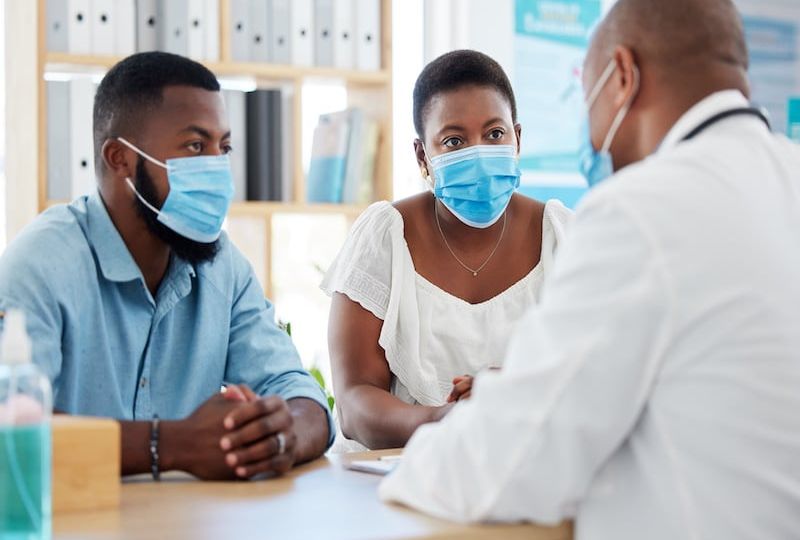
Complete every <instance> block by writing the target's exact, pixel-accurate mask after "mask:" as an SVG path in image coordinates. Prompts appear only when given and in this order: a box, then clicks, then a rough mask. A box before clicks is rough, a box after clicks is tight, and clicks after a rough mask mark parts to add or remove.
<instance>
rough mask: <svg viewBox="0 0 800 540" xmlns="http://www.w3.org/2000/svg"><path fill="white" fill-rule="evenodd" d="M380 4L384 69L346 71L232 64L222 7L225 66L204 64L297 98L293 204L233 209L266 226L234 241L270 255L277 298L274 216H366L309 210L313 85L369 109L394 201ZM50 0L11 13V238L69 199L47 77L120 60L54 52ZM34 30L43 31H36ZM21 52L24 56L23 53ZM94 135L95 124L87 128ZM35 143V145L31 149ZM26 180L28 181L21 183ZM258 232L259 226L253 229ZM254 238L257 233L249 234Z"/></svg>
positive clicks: (380, 194) (224, 1)
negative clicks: (54, 168) (59, 194)
mask: <svg viewBox="0 0 800 540" xmlns="http://www.w3.org/2000/svg"><path fill="white" fill-rule="evenodd" d="M380 1H381V46H382V48H381V69H380V70H379V71H357V70H341V69H336V68H330V67H298V66H290V65H275V64H260V63H250V62H234V61H232V60H231V39H230V34H229V28H230V12H231V11H230V10H231V6H230V0H220V1H219V9H220V13H219V21H220V28H219V32H220V58H219V60H218V61H211V62H209V61H201V62H202V63H203V64H204V65H206V66H207V67H208V68H209V69H210V70H211V71H213V72H214V73H215V74H216V75H217V76H218V77H245V78H247V79H248V80H253V81H255V83H256V85H257V86H258V87H271V86H275V85H280V86H282V87H284V88H288V89H289V91H291V92H292V94H293V96H294V99H293V100H292V102H293V106H292V110H290V111H286V113H287V114H290V115H291V125H292V140H291V141H290V142H289V144H290V147H291V160H290V162H289V163H288V164H287V165H286V166H288V167H290V174H291V178H292V198H291V200H289V201H286V202H236V203H234V204H233V205H232V207H231V211H230V214H229V221H235V220H238V219H244V220H250V221H251V225H252V223H253V220H255V222H256V223H260V224H261V225H262V227H261V229H262V231H263V232H262V234H261V235H260V236H257V237H249V238H237V237H236V236H234V235H232V236H234V237H233V239H234V242H236V243H237V245H239V246H240V248H242V251H243V252H244V253H245V255H247V253H248V249H247V245H242V244H251V245H254V246H258V247H257V250H258V249H260V250H262V251H263V252H264V253H265V255H264V256H262V257H260V259H261V260H260V261H259V262H258V264H259V265H260V264H263V265H264V268H258V267H257V265H256V262H254V261H253V260H252V259H251V263H253V264H254V267H256V268H255V269H256V273H257V274H258V275H260V276H261V277H262V279H263V281H264V283H263V285H264V289H265V293H266V295H267V296H268V297H270V298H272V297H273V283H272V277H271V276H272V274H273V272H272V270H273V269H272V267H271V264H272V263H271V261H272V257H271V249H272V245H273V238H272V230H273V229H272V226H271V222H272V220H273V218H274V217H275V216H276V215H278V214H297V215H306V214H307V215H312V216H316V215H339V216H343V217H344V218H345V219H346V220H347V222H348V223H350V222H352V221H353V220H354V219H355V218H356V217H357V216H358V214H360V213H361V212H362V211H363V210H364V209H365V206H363V205H344V204H343V205H339V204H310V203H307V202H306V189H305V186H306V178H305V174H304V163H303V155H302V141H303V138H304V136H305V133H304V132H303V125H304V123H303V112H304V111H303V105H302V103H303V100H302V95H303V87H304V85H305V84H306V83H313V82H317V81H335V82H337V83H340V84H342V85H344V87H345V89H346V92H347V106H348V107H359V108H362V109H363V110H364V111H365V112H366V113H367V114H368V115H370V116H371V117H372V118H374V119H375V120H377V122H378V124H379V128H380V142H379V147H378V154H377V159H376V170H375V185H374V197H375V200H382V199H391V198H392V191H393V189H392V127H393V126H392V21H391V16H392V1H391V0H380ZM46 6H47V0H35V1H32V2H12V3H10V5H9V6H7V8H6V25H7V37H6V40H7V43H9V44H13V45H10V46H9V49H12V48H13V49H14V50H10V51H9V53H10V54H8V55H7V56H8V57H9V58H10V60H9V62H8V64H7V66H6V69H7V79H8V81H7V102H8V110H9V115H8V118H7V121H8V122H9V125H14V126H18V125H19V126H21V128H20V129H19V130H17V129H16V127H15V131H17V135H16V136H15V135H14V134H12V133H9V136H8V143H7V149H8V152H7V153H8V159H7V166H6V171H7V178H8V182H9V183H10V184H11V183H13V185H9V188H8V189H7V196H8V200H7V203H6V206H7V210H8V225H9V227H8V233H9V239H13V236H14V235H15V234H16V233H17V232H19V230H20V229H21V228H22V227H23V226H24V225H25V224H26V223H28V222H30V221H31V220H32V219H34V218H35V216H36V215H37V214H38V213H39V212H42V211H44V210H45V209H47V208H49V207H51V206H53V205H55V204H59V203H63V202H67V201H54V200H49V199H48V197H47V193H48V179H47V168H48V162H47V160H48V155H47V154H48V152H47V125H48V124H47V121H48V119H47V97H46V84H45V76H46V74H48V73H61V74H63V73H67V74H76V75H78V74H102V73H104V72H105V71H107V70H108V69H109V68H110V67H111V66H113V65H114V64H116V63H117V62H118V61H119V60H121V58H120V57H115V56H95V55H75V54H68V53H61V52H53V51H48V50H47V45H46V20H47V19H46V12H45V10H46ZM30 28H36V31H35V32H30ZM17 51H19V53H20V54H16V53H17ZM86 129H91V126H88V125H87V126H86ZM32 143H33V144H32ZM20 179H24V180H25V181H24V182H21V181H20ZM249 230H252V227H250V228H249ZM250 236H253V235H250Z"/></svg>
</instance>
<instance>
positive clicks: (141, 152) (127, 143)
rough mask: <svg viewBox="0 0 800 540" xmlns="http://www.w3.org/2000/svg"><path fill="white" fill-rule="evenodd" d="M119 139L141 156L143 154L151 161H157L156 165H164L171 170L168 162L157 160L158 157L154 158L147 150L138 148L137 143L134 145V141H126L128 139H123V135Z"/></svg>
mask: <svg viewBox="0 0 800 540" xmlns="http://www.w3.org/2000/svg"><path fill="white" fill-rule="evenodd" d="M117 140H118V141H119V142H121V143H122V144H124V145H125V146H127V147H128V148H130V149H131V150H133V151H134V152H136V153H137V154H139V155H140V156H142V157H143V158H144V159H146V160H147V161H149V162H151V163H155V164H156V165H158V166H159V167H163V168H164V169H167V170H169V167H168V166H167V164H166V163H164V162H163V161H159V160H157V159H156V158H154V157H153V156H151V155H149V154H147V153H146V152H144V151H142V150H140V149H139V148H137V147H136V146H135V145H133V144H132V143H130V142H128V141H126V140H125V139H123V138H122V137H117Z"/></svg>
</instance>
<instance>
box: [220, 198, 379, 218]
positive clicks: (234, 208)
mask: <svg viewBox="0 0 800 540" xmlns="http://www.w3.org/2000/svg"><path fill="white" fill-rule="evenodd" d="M366 209H367V206H365V205H360V204H319V203H291V202H254V201H250V202H235V203H233V204H232V205H231V210H230V212H229V215H230V216H231V217H245V216H272V215H274V214H333V215H336V214H344V215H347V216H354V217H355V216H359V215H360V214H361V213H362V212H364V210H366Z"/></svg>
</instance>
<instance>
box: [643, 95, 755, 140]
mask: <svg viewBox="0 0 800 540" xmlns="http://www.w3.org/2000/svg"><path fill="white" fill-rule="evenodd" d="M749 106H750V102H749V101H747V98H746V97H744V94H742V93H741V92H740V91H739V90H723V91H721V92H716V93H714V94H711V95H710V96H708V97H706V98H704V99H703V100H701V101H699V102H698V103H697V104H696V105H694V106H693V107H692V108H691V109H689V110H688V111H687V112H686V113H685V114H684V115H683V116H681V117H680V119H679V120H678V121H677V122H676V123H675V125H674V126H672V129H671V130H669V133H667V136H666V137H664V140H663V141H662V142H661V146H659V147H658V151H657V152H656V153H657V154H660V153H661V152H664V151H666V150H670V149H672V148H674V147H675V146H677V144H678V143H680V142H681V141H682V140H683V138H684V137H686V136H687V135H688V134H689V133H691V131H692V130H693V129H694V128H696V127H697V126H699V125H700V124H702V123H703V122H704V121H705V120H708V119H709V118H711V117H712V116H714V115H715V114H719V113H721V112H724V111H728V110H731V109H736V108H740V107H749Z"/></svg>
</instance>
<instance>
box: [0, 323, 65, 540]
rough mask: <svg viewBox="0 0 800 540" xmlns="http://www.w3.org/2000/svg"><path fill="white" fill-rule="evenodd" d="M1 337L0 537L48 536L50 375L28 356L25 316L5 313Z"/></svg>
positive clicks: (37, 538) (39, 538) (16, 539)
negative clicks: (48, 376)
mask: <svg viewBox="0 0 800 540" xmlns="http://www.w3.org/2000/svg"><path fill="white" fill-rule="evenodd" d="M3 326H4V329H3V335H2V339H0V538H2V539H3V540H34V539H35V540H49V539H50V537H51V534H52V533H51V530H52V522H51V487H50V485H51V479H50V475H51V472H50V471H51V462H52V459H51V452H52V450H51V440H50V434H51V431H50V421H51V417H52V410H53V405H52V402H53V399H52V391H51V388H50V381H49V380H48V378H47V377H46V376H45V375H44V373H42V371H41V370H40V369H39V368H38V367H37V366H36V365H35V364H33V362H31V342H30V338H29V337H28V334H27V332H26V330H25V316H24V315H23V314H22V313H21V312H19V311H9V312H7V313H6V315H5V320H4V324H3Z"/></svg>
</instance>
